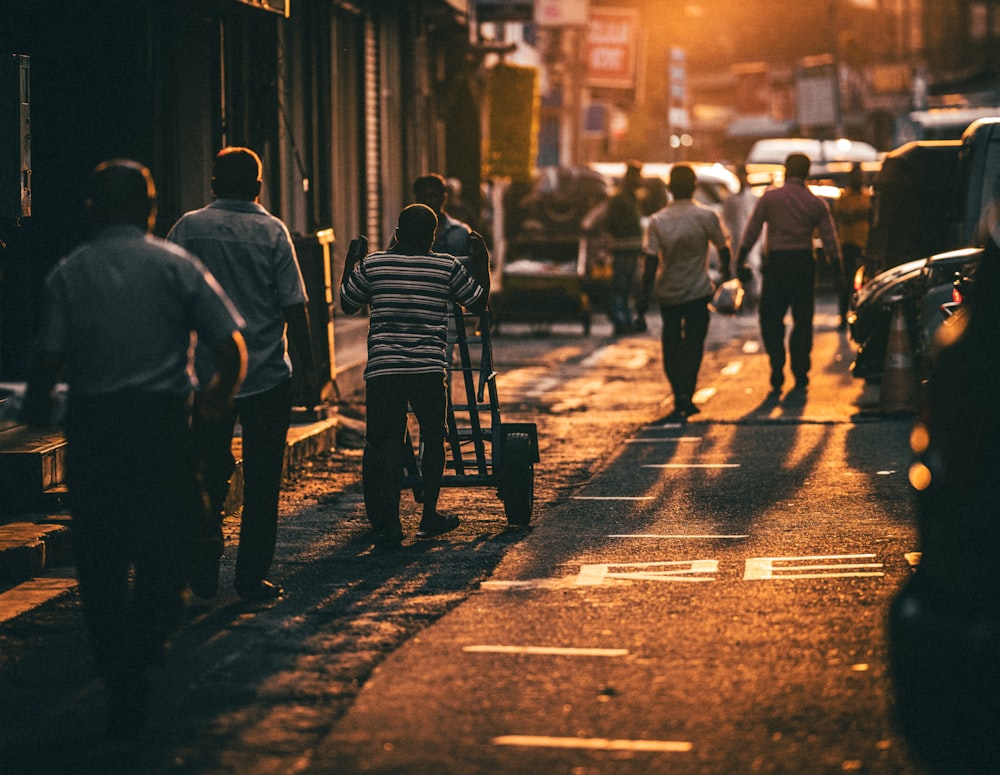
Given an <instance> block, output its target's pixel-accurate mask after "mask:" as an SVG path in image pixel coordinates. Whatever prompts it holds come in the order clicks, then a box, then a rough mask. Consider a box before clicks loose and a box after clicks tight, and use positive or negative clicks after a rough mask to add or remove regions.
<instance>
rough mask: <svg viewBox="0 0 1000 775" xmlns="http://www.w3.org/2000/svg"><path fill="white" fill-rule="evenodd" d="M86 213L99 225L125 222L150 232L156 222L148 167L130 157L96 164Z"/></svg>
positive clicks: (154, 187) (154, 199) (154, 196)
mask: <svg viewBox="0 0 1000 775" xmlns="http://www.w3.org/2000/svg"><path fill="white" fill-rule="evenodd" d="M87 212H88V214H89V215H90V219H91V221H93V223H95V224H96V225H98V226H110V225H111V224H116V223H126V224H130V225H132V226H138V227H139V228H140V229H143V230H144V231H152V230H153V226H154V224H155V223H156V185H155V184H154V183H153V176H152V175H151V174H150V172H149V170H148V169H146V167H144V166H143V165H142V164H140V163H139V162H137V161H131V160H130V159H110V160H109V161H105V162H102V163H101V164H99V165H97V167H96V169H95V170H94V173H93V175H92V176H91V179H90V191H89V194H88V196H87Z"/></svg>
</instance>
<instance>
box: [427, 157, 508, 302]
mask: <svg viewBox="0 0 1000 775" xmlns="http://www.w3.org/2000/svg"><path fill="white" fill-rule="evenodd" d="M413 196H414V198H415V201H416V203H417V204H422V205H427V206H428V207H429V208H431V210H433V211H434V215H435V216H437V219H438V226H437V231H435V232H434V246H433V248H432V250H434V251H435V252H436V253H448V254H449V255H452V256H455V257H457V258H460V259H462V260H463V264H464V266H465V268H466V269H468V270H470V271H471V272H473V277H475V279H476V282H478V283H479V284H480V285H481V286H482V288H483V290H484V291H486V293H487V295H489V291H490V253H489V249H488V248H487V247H486V240H484V239H483V236H482V235H481V234H480V233H479V232H477V231H475V230H474V229H473V228H472V227H471V226H470V225H469V224H467V223H465V222H464V221H460V220H459V219H458V218H455V217H453V216H452V215H450V214H449V212H448V206H449V204H450V203H451V200H450V197H449V188H448V183H447V181H445V179H444V178H443V177H442V176H441V175H438V174H437V173H433V172H432V173H430V174H428V175H421V176H420V177H419V178H417V179H416V180H415V181H414V182H413Z"/></svg>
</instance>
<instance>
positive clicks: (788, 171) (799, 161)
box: [785, 153, 811, 180]
mask: <svg viewBox="0 0 1000 775" xmlns="http://www.w3.org/2000/svg"><path fill="white" fill-rule="evenodd" d="M810 164H811V162H810V161H809V157H808V156H806V155H805V154H804V153H790V154H788V158H786V159H785V177H786V178H798V179H799V180H805V179H806V178H807V177H809V165H810Z"/></svg>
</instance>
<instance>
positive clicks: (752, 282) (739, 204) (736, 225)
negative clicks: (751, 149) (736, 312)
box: [722, 165, 760, 307]
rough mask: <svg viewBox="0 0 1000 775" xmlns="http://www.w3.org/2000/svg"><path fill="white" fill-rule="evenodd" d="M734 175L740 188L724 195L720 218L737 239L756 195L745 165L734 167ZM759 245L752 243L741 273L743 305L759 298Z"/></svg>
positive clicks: (751, 305) (748, 218)
mask: <svg viewBox="0 0 1000 775" xmlns="http://www.w3.org/2000/svg"><path fill="white" fill-rule="evenodd" d="M736 176H737V178H739V181H740V190H739V191H738V192H736V193H734V194H730V195H729V196H728V197H726V201H725V202H723V204H722V220H723V223H724V224H725V226H726V230H727V231H728V232H729V236H730V238H731V239H733V240H738V239H739V238H740V235H741V234H743V229H744V228H745V227H746V225H747V221H749V220H750V215H751V213H753V208H754V205H756V204H757V197H756V196H754V193H753V188H752V187H751V185H750V179H749V174H748V172H747V168H746V166H745V165H740V166H739V167H737V168H736ZM759 273H760V246H759V245H754V246H753V248H752V249H751V250H750V254H749V255H748V256H747V260H746V269H745V270H744V271H743V272H742V273H741V276H740V278H739V279H740V283H741V284H742V285H743V289H744V291H746V299H745V301H744V306H747V307H756V306H757V302H758V300H759V299H760V283H759Z"/></svg>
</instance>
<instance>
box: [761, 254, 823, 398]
mask: <svg viewBox="0 0 1000 775" xmlns="http://www.w3.org/2000/svg"><path fill="white" fill-rule="evenodd" d="M763 276H764V283H763V289H762V291H761V296H760V332H761V337H762V338H763V339H764V349H765V350H766V351H767V355H768V358H769V359H770V363H771V387H772V388H773V389H774V390H780V389H781V386H782V383H783V382H784V376H783V374H784V368H785V313H786V312H787V311H788V310H789V308H790V309H791V311H792V333H791V336H790V337H789V339H788V354H789V356H790V359H791V363H792V375H793V376H794V377H795V386H796V387H797V388H800V389H803V388H805V387H806V386H807V385H808V384H809V367H810V353H811V351H812V339H813V328H812V325H813V312H814V310H815V307H816V300H815V296H814V290H813V284H814V282H815V278H816V262H815V261H814V260H813V256H812V252H811V251H808V250H776V251H773V252H772V253H770V254H769V255H768V256H767V259H766V260H765V262H764V271H763Z"/></svg>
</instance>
